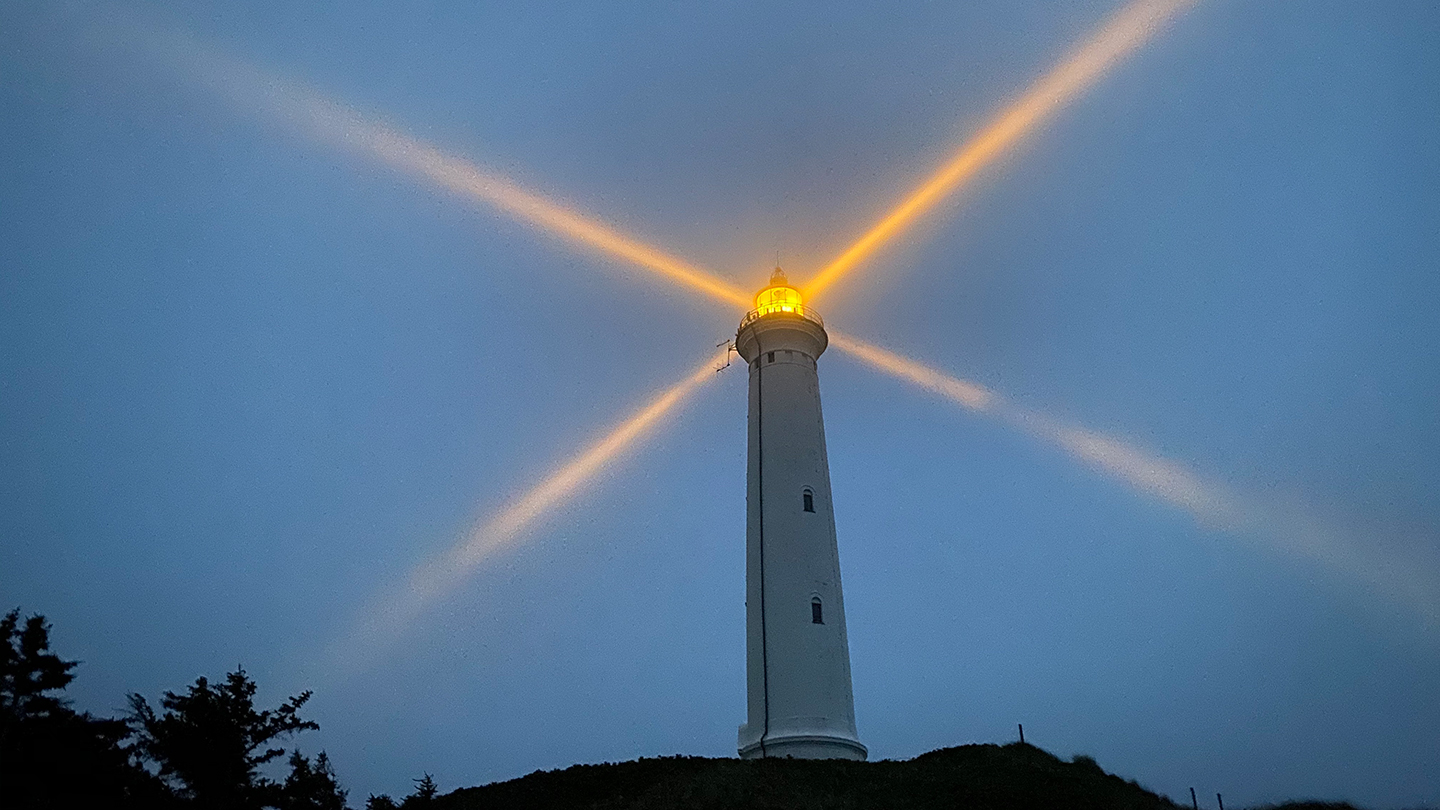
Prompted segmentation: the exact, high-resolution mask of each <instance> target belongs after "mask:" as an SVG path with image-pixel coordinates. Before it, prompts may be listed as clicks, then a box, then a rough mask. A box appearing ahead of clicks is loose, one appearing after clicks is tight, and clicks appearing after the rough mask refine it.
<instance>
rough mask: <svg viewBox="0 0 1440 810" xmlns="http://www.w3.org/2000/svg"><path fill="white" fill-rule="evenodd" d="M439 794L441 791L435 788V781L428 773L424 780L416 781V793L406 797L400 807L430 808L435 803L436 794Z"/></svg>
mask: <svg viewBox="0 0 1440 810" xmlns="http://www.w3.org/2000/svg"><path fill="white" fill-rule="evenodd" d="M439 792H440V789H439V788H437V787H436V786H435V779H434V778H432V777H431V776H430V774H428V773H427V774H425V776H424V777H423V778H420V779H416V780H415V792H414V793H411V794H410V795H409V796H406V797H405V801H403V802H401V803H400V806H401V807H403V808H417V807H428V806H429V805H430V804H432V803H433V802H434V801H435V794H437V793H439Z"/></svg>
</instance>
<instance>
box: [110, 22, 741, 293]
mask: <svg viewBox="0 0 1440 810" xmlns="http://www.w3.org/2000/svg"><path fill="white" fill-rule="evenodd" d="M134 40H135V41H137V42H139V43H140V44H142V45H143V46H146V47H145V50H146V52H147V53H148V54H150V55H151V56H152V57H153V58H157V59H159V60H161V61H162V62H164V63H165V64H168V65H171V66H173V67H177V68H179V69H180V70H181V71H182V72H183V75H184V78H185V79H186V80H187V81H191V82H197V83H199V84H200V85H202V86H204V87H205V88H207V89H208V90H210V91H211V92H214V93H217V94H219V95H221V96H223V97H224V98H225V99H227V100H228V101H229V102H230V103H231V104H232V105H234V106H236V107H237V108H240V109H243V110H245V111H247V112H252V113H261V114H264V115H267V116H269V117H270V118H272V119H274V120H276V121H278V122H279V123H281V124H282V125H284V126H287V127H289V128H292V129H297V130H299V131H300V132H302V133H304V134H305V135H306V136H308V137H310V138H313V139H315V140H318V141H320V142H322V143H325V144H328V145H331V146H337V147H340V148H343V149H346V150H349V151H351V152H353V153H356V154H359V155H362V156H364V157H366V158H369V159H372V160H375V161H378V162H379V163H381V164H383V165H385V166H388V167H390V168H391V169H395V170H398V171H400V172H403V173H405V174H407V175H409V176H411V177H413V178H416V179H419V180H423V181H426V182H429V183H431V184H433V185H436V186H439V187H440V188H442V189H444V190H446V191H449V192H451V193H453V194H455V195H456V196H458V197H460V198H461V199H463V200H466V201H467V202H470V203H481V204H484V205H485V206H488V207H490V208H493V209H496V210H498V211H500V212H502V213H504V214H507V215H509V216H510V217H512V218H514V219H516V220H518V221H520V222H523V223H526V224H529V225H532V226H534V227H536V228H539V229H540V230H542V231H544V232H547V233H550V234H552V235H554V236H559V237H562V238H564V239H566V240H568V241H570V242H572V243H574V244H578V245H582V246H585V247H588V248H591V249H593V250H596V251H599V252H601V253H604V254H608V255H610V256H612V257H615V258H619V259H623V260H625V261H626V262H629V263H631V264H633V265H636V266H638V267H641V268H644V269H646V270H649V271H651V272H653V273H656V274H659V275H660V276H663V277H664V278H667V279H669V280H670V281H674V282H678V283H680V284H682V285H684V286H686V287H689V288H690V289H692V290H695V291H698V292H701V293H703V294H705V295H706V296H708V297H711V298H714V299H718V300H720V301H724V302H725V303H727V304H733V305H736V306H739V307H746V308H748V307H749V306H750V295H749V294H748V293H746V292H745V291H744V290H741V289H740V288H739V287H737V286H735V285H734V284H731V283H730V282H728V281H725V280H724V279H721V278H719V277H717V276H716V275H715V274H713V273H710V272H707V271H705V270H702V269H700V268H698V267H696V266H694V265H692V264H690V263H688V262H685V261H684V260H682V259H679V258H676V257H675V256H672V255H670V254H668V253H666V252H664V251H663V250H661V249H659V248H657V247H654V246H652V245H650V244H647V243H646V242H644V241H642V240H641V239H638V238H636V237H634V236H631V235H629V234H625V233H622V232H620V231H619V230H616V229H615V228H614V227H612V226H610V225H608V224H606V223H604V222H602V221H600V220H599V219H598V218H596V217H594V216H591V215H587V214H583V213H581V212H579V211H576V210H575V209H573V208H570V207H567V206H564V205H561V204H560V203H557V202H555V201H553V200H549V199H547V198H545V197H543V196H541V195H540V194H538V193H536V192H534V191H531V190H529V189H526V188H523V187H522V186H520V185H519V184H518V183H515V182H514V181H512V180H510V179H508V178H505V177H503V176H501V175H499V174H497V173H495V172H492V171H489V170H486V169H482V168H481V167H479V166H478V165H476V164H475V163H472V162H470V161H468V160H465V159H464V158H461V157H458V156H455V155H452V154H448V153H446V152H443V151H441V150H440V149H439V148H437V147H435V146H433V145H431V144H428V143H425V142H423V141H421V140H418V139H416V138H414V137H411V136H409V135H406V134H404V133H403V132H400V131H398V130H396V129H394V128H391V127H388V126H385V125H383V124H381V123H379V122H377V121H373V120H370V119H368V118H366V117H365V116H363V115H361V114H360V113H359V112H358V111H356V110H354V109H352V108H350V107H348V106H346V105H344V104H341V103H340V102H337V101H335V100H333V99H330V98H327V97H325V96H323V95H321V94H319V93H317V92H315V91H314V90H311V89H308V88H306V87H303V86H301V85H300V84H298V83H295V82H291V81H287V80H283V79H281V78H279V77H276V76H273V75H269V74H266V73H265V72H264V71H261V70H260V69H258V68H256V67H254V66H253V65H249V64H247V63H245V62H243V61H242V60H239V59H236V58H235V57H232V56H229V55H227V54H224V53H221V52H219V51H218V50H216V49H213V48H209V47H206V46H204V45H202V44H200V43H199V42H197V41H195V40H193V39H191V38H188V37H185V36H183V35H180V34H175V33H163V32H161V31H159V30H145V31H144V32H141V33H136V34H135V36H134Z"/></svg>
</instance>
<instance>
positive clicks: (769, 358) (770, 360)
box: [765, 352, 775, 363]
mask: <svg viewBox="0 0 1440 810" xmlns="http://www.w3.org/2000/svg"><path fill="white" fill-rule="evenodd" d="M765 362H767V363H773V362H775V353H774V352H766V353H765Z"/></svg>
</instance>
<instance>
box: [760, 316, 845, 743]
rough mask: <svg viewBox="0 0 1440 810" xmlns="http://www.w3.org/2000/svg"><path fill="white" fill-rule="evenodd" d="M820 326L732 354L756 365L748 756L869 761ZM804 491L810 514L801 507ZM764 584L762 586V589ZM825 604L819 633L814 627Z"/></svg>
mask: <svg viewBox="0 0 1440 810" xmlns="http://www.w3.org/2000/svg"><path fill="white" fill-rule="evenodd" d="M827 342H828V340H827V338H826V335H825V330H824V328H823V327H822V326H820V325H819V324H817V323H814V322H813V321H810V320H806V319H804V318H801V317H799V316H796V315H790V314H781V313H775V314H771V315H766V316H764V317H761V318H760V319H758V320H756V321H754V322H752V323H750V324H747V325H746V326H745V327H744V328H743V329H741V330H740V333H739V334H738V335H737V336H736V347H737V348H738V349H739V351H740V355H741V357H743V358H744V359H745V361H746V362H747V363H748V364H749V366H750V431H749V432H750V436H749V470H748V474H747V478H748V488H747V493H746V511H747V516H746V518H747V519H746V572H745V573H746V610H745V615H746V670H747V687H748V693H749V720H748V722H747V723H746V724H745V725H743V726H741V727H740V735H739V738H740V739H739V748H740V755H741V756H742V757H747V758H749V757H760V756H770V757H775V756H780V757H784V756H793V757H798V758H846V759H864V758H865V755H866V750H865V746H864V745H862V744H861V743H860V740H859V738H858V736H857V735H856V732H855V698H854V695H853V693H852V691H851V685H850V646H849V641H848V639H847V638H846V635H845V600H844V596H843V595H842V593H841V589H840V556H839V551H838V549H837V548H836V544H835V513H834V510H833V509H832V507H831V501H830V464H829V460H828V459H827V457H826V455H825V425H824V420H823V419H822V417H821V413H820V381H819V377H818V376H817V374H816V362H815V361H816V359H817V358H819V356H820V354H821V352H823V351H825V346H826V344H827ZM806 489H809V490H810V491H811V492H812V493H813V498H814V507H815V511H814V512H806V511H805V510H804V508H803V503H804V499H803V494H804V492H805V490H806ZM762 581H763V583H764V584H763V586H762V584H761V583H762ZM817 597H818V598H819V599H820V600H821V605H822V614H823V619H824V623H823V624H815V623H814V622H813V621H812V608H811V604H812V600H813V599H814V598H817Z"/></svg>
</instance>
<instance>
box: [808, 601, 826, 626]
mask: <svg viewBox="0 0 1440 810" xmlns="http://www.w3.org/2000/svg"><path fill="white" fill-rule="evenodd" d="M810 623H811V624H824V623H825V614H824V612H823V609H822V608H821V606H820V597H818V596H816V597H813V598H811V600H810Z"/></svg>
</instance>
